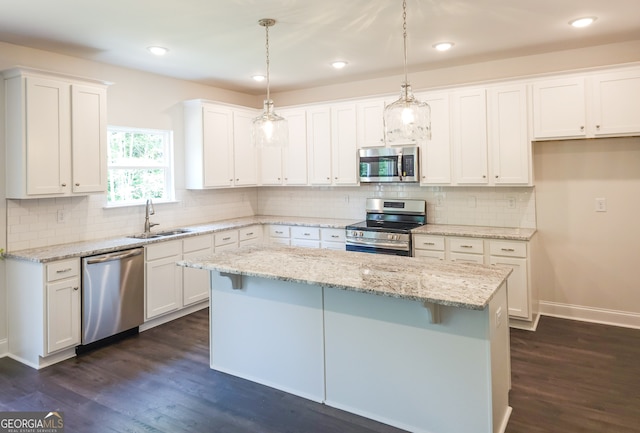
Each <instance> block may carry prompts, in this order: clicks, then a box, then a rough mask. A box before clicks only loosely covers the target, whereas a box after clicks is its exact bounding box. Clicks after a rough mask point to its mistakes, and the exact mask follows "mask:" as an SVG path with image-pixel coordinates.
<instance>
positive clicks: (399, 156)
mask: <svg viewBox="0 0 640 433" xmlns="http://www.w3.org/2000/svg"><path fill="white" fill-rule="evenodd" d="M403 166H404V163H403V161H402V152H399V153H398V177H399V178H400V180H401V181H402V167H403Z"/></svg>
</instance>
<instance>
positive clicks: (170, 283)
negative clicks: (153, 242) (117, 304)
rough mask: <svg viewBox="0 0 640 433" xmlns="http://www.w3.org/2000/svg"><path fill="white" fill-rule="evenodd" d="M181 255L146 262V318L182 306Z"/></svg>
mask: <svg viewBox="0 0 640 433" xmlns="http://www.w3.org/2000/svg"><path fill="white" fill-rule="evenodd" d="M180 259H181V256H179V255H177V256H170V257H165V258H163V259H158V260H153V261H150V262H147V263H146V265H145V266H146V269H145V270H146V275H145V282H146V293H147V296H146V304H147V311H146V318H147V319H151V318H153V317H156V316H159V315H161V314H164V313H168V312H169V311H174V310H177V309H179V308H181V307H182V296H181V293H182V268H181V267H179V266H176V262H178V261H180Z"/></svg>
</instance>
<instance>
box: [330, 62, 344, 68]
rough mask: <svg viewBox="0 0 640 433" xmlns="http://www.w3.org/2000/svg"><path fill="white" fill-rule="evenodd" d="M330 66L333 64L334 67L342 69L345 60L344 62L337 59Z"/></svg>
mask: <svg viewBox="0 0 640 433" xmlns="http://www.w3.org/2000/svg"><path fill="white" fill-rule="evenodd" d="M331 66H333V67H334V68H335V69H342V68H344V67H345V66H347V62H345V61H344V60H337V61H335V62H332V63H331Z"/></svg>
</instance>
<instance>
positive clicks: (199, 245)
mask: <svg viewBox="0 0 640 433" xmlns="http://www.w3.org/2000/svg"><path fill="white" fill-rule="evenodd" d="M182 242H183V243H182V253H183V254H182V258H183V259H184V260H189V259H195V258H196V257H202V256H206V255H209V254H213V237H212V236H211V235H202V236H196V237H192V238H187V239H185V240H183V241H182ZM206 299H209V272H204V271H202V270H201V269H194V268H183V269H182V305H183V306H187V305H191V304H195V303H196V302H200V301H204V300H206Z"/></svg>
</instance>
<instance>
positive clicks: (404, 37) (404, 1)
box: [402, 0, 409, 99]
mask: <svg viewBox="0 0 640 433" xmlns="http://www.w3.org/2000/svg"><path fill="white" fill-rule="evenodd" d="M402 41H403V43H404V84H405V85H404V97H405V99H406V98H408V96H409V93H408V89H407V85H408V84H409V78H408V75H407V0H402Z"/></svg>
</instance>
